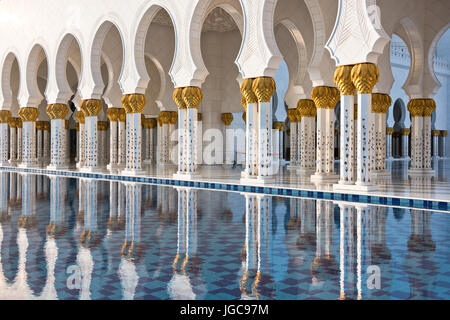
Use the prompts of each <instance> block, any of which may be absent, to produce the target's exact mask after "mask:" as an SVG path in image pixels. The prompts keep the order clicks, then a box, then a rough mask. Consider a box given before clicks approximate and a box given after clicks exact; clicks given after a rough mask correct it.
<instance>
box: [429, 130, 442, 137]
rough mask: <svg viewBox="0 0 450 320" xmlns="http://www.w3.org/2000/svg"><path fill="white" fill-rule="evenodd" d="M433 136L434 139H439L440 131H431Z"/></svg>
mask: <svg viewBox="0 0 450 320" xmlns="http://www.w3.org/2000/svg"><path fill="white" fill-rule="evenodd" d="M431 135H432V136H433V137H439V136H440V135H441V131H440V130H431Z"/></svg>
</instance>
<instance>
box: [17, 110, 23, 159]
mask: <svg viewBox="0 0 450 320" xmlns="http://www.w3.org/2000/svg"><path fill="white" fill-rule="evenodd" d="M22 129H23V122H22V119H20V118H18V122H17V161H16V162H17V164H20V163H21V162H22Z"/></svg>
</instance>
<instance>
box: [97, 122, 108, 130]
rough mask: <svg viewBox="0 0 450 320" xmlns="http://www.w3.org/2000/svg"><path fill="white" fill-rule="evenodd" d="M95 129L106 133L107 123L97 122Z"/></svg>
mask: <svg viewBox="0 0 450 320" xmlns="http://www.w3.org/2000/svg"><path fill="white" fill-rule="evenodd" d="M97 128H98V130H99V131H106V130H108V121H98V122H97Z"/></svg>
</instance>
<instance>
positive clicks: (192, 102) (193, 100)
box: [182, 87, 203, 109]
mask: <svg viewBox="0 0 450 320" xmlns="http://www.w3.org/2000/svg"><path fill="white" fill-rule="evenodd" d="M182 97H183V100H184V103H186V108H195V109H197V108H198V106H199V105H200V102H202V100H203V93H202V90H201V89H200V88H199V87H185V88H184V89H183V94H182Z"/></svg>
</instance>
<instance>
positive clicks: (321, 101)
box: [311, 86, 340, 109]
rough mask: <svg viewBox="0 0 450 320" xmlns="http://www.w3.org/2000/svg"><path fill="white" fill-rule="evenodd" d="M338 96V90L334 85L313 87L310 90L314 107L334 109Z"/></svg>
mask: <svg viewBox="0 0 450 320" xmlns="http://www.w3.org/2000/svg"><path fill="white" fill-rule="evenodd" d="M339 97H340V96H339V90H338V89H337V88H334V87H327V86H319V87H314V88H313V90H312V92H311V99H312V100H313V101H314V103H315V105H316V108H320V109H334V108H335V107H336V104H337V103H338V101H339Z"/></svg>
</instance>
